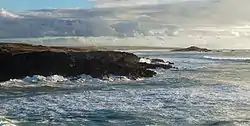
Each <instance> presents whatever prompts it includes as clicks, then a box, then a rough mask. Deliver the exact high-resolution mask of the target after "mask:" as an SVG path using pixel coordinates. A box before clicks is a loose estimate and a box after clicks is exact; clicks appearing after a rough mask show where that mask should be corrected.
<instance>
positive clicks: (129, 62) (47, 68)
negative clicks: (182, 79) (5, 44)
mask: <svg viewBox="0 0 250 126" xmlns="http://www.w3.org/2000/svg"><path fill="white" fill-rule="evenodd" d="M11 46H17V47H19V46H18V45H11ZM25 46H26V47H25V48H29V50H22V49H17V47H14V48H12V49H11V50H10V49H8V48H5V49H4V51H2V52H0V81H7V80H9V79H20V78H24V77H26V76H32V75H43V76H50V75H55V74H58V75H62V76H65V77H75V76H78V75H80V74H87V75H90V76H92V77H95V78H102V77H105V76H109V75H110V74H112V75H117V76H127V77H128V78H130V79H136V78H140V77H153V76H154V75H155V74H156V72H154V71H152V70H149V69H156V68H164V69H169V68H172V66H171V65H164V64H147V63H140V62H139V60H140V58H139V57H138V56H136V55H134V54H132V53H126V52H115V51H79V50H77V49H76V50H77V51H67V49H64V48H60V49H58V48H57V49H56V50H54V48H50V47H43V46H39V49H38V50H39V51H38V50H36V47H33V46H31V45H25ZM28 46H30V47H28ZM0 47H1V46H0ZM41 48H43V49H44V48H47V49H49V51H45V50H43V49H41ZM6 50H7V51H6ZM13 50H15V51H14V52H12V51H13ZM51 50H52V51H51Z"/></svg>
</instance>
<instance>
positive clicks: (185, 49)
mask: <svg viewBox="0 0 250 126" xmlns="http://www.w3.org/2000/svg"><path fill="white" fill-rule="evenodd" d="M172 51H173V52H211V51H212V50H209V49H206V48H199V47H197V46H190V47H188V48H181V49H174V50H172Z"/></svg>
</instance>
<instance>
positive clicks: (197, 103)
mask: <svg viewBox="0 0 250 126" xmlns="http://www.w3.org/2000/svg"><path fill="white" fill-rule="evenodd" d="M135 53H136V54H137V55H140V56H145V57H154V58H164V59H166V60H169V61H172V62H174V63H175V64H176V66H177V67H179V68H180V69H179V70H167V71H165V70H161V69H159V70H157V72H158V75H157V76H155V77H153V78H147V79H143V78H142V79H138V80H135V81H134V80H128V79H126V78H119V77H114V78H110V79H107V80H98V79H93V78H91V77H88V76H84V75H83V76H82V77H81V78H80V79H77V80H69V79H67V78H63V77H61V76H58V75H55V76H51V77H42V76H34V77H27V78H25V79H23V80H10V81H8V82H3V83H0V125H1V123H2V125H3V124H13V125H14V124H15V125H18V126H47V125H55V126H56V125H58V126H63V125H65V126H80V125H91V126H98V125H100V126H105V125H107V126H110V125H117V126H118V125H119V126H123V125H124V126H125V125H134V126H139V125H140V126H143V125H145V126H146V125H148V126H149V125H185V126H189V125H190V126H191V125H220V126H234V125H237V126H238V125H242V126H248V125H250V78H249V75H250V64H249V63H248V59H250V55H249V54H248V52H227V53H219V52H218V53H173V52H167V51H135ZM248 55H249V57H248Z"/></svg>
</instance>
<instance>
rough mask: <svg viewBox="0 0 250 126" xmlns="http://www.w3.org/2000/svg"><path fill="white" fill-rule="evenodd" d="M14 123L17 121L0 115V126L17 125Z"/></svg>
mask: <svg viewBox="0 0 250 126" xmlns="http://www.w3.org/2000/svg"><path fill="white" fill-rule="evenodd" d="M14 123H17V121H14V120H10V119H7V118H6V117H1V116H0V126H17V125H15V124H14Z"/></svg>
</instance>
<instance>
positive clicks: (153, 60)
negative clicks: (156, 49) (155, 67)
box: [150, 59, 174, 65]
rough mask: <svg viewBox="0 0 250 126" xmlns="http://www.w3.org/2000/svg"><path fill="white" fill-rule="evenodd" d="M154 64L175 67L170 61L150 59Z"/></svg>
mask: <svg viewBox="0 0 250 126" xmlns="http://www.w3.org/2000/svg"><path fill="white" fill-rule="evenodd" d="M150 60H151V63H152V64H159V63H167V64H170V65H174V63H172V62H169V61H165V60H163V59H150Z"/></svg>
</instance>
